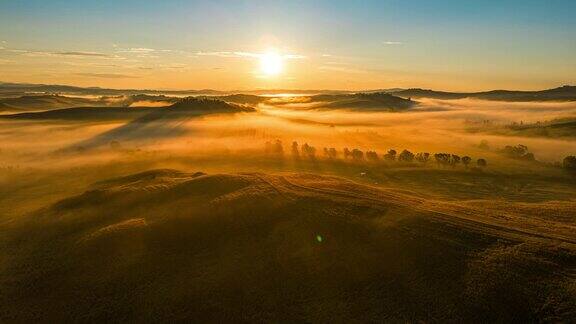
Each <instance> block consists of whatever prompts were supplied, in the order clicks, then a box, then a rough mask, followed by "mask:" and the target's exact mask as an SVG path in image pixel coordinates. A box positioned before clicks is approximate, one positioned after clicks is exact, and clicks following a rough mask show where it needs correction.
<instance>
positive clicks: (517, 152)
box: [500, 144, 535, 161]
mask: <svg viewBox="0 0 576 324" xmlns="http://www.w3.org/2000/svg"><path fill="white" fill-rule="evenodd" d="M500 152H501V153H502V154H504V155H506V156H508V157H509V158H512V159H517V160H527V161H534V160H535V157H534V154H533V153H530V152H528V147H527V146H526V145H522V144H518V145H516V146H510V145H506V146H505V147H504V148H503V149H502V150H500Z"/></svg>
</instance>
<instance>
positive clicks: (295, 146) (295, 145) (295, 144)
mask: <svg viewBox="0 0 576 324" xmlns="http://www.w3.org/2000/svg"><path fill="white" fill-rule="evenodd" d="M292 155H293V156H294V157H300V151H298V142H296V141H294V142H292Z"/></svg>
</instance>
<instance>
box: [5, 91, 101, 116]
mask: <svg viewBox="0 0 576 324" xmlns="http://www.w3.org/2000/svg"><path fill="white" fill-rule="evenodd" d="M95 106H96V107H97V106H107V103H106V102H105V101H102V100H98V99H88V98H78V97H66V96H59V95H26V96H20V97H15V98H0V113H2V112H26V111H37V110H52V109H61V108H71V107H95Z"/></svg>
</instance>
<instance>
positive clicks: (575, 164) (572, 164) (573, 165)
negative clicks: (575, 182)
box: [562, 155, 576, 172]
mask: <svg viewBox="0 0 576 324" xmlns="http://www.w3.org/2000/svg"><path fill="white" fill-rule="evenodd" d="M562 167H563V168H564V169H566V170H568V171H570V172H576V156H574V155H570V156H567V157H565V158H564V160H563V161H562Z"/></svg>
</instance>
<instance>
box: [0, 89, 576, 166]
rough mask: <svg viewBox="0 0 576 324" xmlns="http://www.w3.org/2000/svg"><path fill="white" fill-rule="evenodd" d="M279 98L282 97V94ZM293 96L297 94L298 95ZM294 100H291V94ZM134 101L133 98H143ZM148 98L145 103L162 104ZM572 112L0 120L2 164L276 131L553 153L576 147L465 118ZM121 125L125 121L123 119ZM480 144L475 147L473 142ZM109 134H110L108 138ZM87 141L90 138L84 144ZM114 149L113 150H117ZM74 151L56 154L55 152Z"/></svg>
mask: <svg viewBox="0 0 576 324" xmlns="http://www.w3.org/2000/svg"><path fill="white" fill-rule="evenodd" d="M283 100H286V99H285V98H283ZM298 100H301V99H300V98H298ZM298 100H295V101H298ZM142 104H143V103H142V102H138V105H142ZM161 104H162V103H159V102H153V103H151V105H150V106H156V105H161ZM575 116H576V103H574V102H567V103H509V102H494V101H479V100H468V99H464V100H425V99H423V100H420V101H419V105H418V106H417V107H416V108H414V109H410V110H407V111H402V112H388V111H386V112H375V111H370V112H362V111H359V110H344V109H314V106H306V104H305V103H298V104H297V106H293V105H285V104H282V105H274V104H271V103H270V102H268V103H266V104H260V105H258V107H257V111H256V112H253V113H237V114H220V115H218V114H216V115H206V116H199V117H191V118H182V119H177V120H168V121H166V120H158V121H149V122H146V123H145V124H144V122H142V121H127V122H125V121H115V122H102V121H93V122H91V121H82V122H74V121H58V120H46V121H44V120H43V121H34V122H29V121H6V120H4V121H1V130H0V140H1V143H2V145H1V149H2V151H1V153H0V154H2V160H3V162H4V164H6V165H8V164H18V165H42V164H43V162H41V160H40V159H49V158H50V157H56V158H57V159H58V161H59V163H58V164H59V165H65V162H64V161H65V160H66V159H70V160H74V161H79V160H81V161H89V160H91V159H96V160H98V161H101V160H105V159H106V158H107V157H108V156H114V151H115V150H114V149H111V145H112V146H114V148H116V149H117V148H119V147H121V148H122V149H124V150H142V151H163V152H169V153H170V154H175V155H178V154H183V155H194V154H209V153H210V152H217V151H219V152H221V151H226V152H241V154H239V155H240V158H241V157H242V155H246V154H249V153H246V152H250V150H252V151H256V152H258V151H260V150H262V148H263V146H264V143H265V142H266V141H273V140H276V139H279V140H281V141H282V142H283V143H284V146H285V149H286V150H288V149H289V146H290V144H291V143H292V142H293V141H297V142H298V143H300V144H303V143H308V144H310V145H313V146H315V147H317V148H318V149H320V150H321V149H322V148H323V147H335V148H337V149H338V150H341V149H342V148H344V147H348V148H359V149H361V150H376V151H377V152H378V153H385V152H386V151H387V150H389V149H396V150H402V149H408V150H411V151H413V152H421V151H425V152H449V153H454V154H469V155H472V156H486V155H490V154H493V152H494V151H496V150H498V149H499V148H501V147H503V146H506V145H518V144H523V145H526V146H528V148H529V149H530V151H531V152H533V153H534V154H535V155H536V158H537V159H538V160H541V161H546V162H553V161H560V160H561V159H562V158H563V157H564V156H567V155H570V154H574V153H575V152H576V142H575V141H571V140H567V139H556V138H538V137H521V136H511V135H506V136H504V135H495V134H490V133H489V132H475V133H471V132H469V131H467V125H468V124H469V123H482V122H484V121H488V122H490V123H491V124H497V125H498V124H500V125H505V124H509V123H513V122H516V123H518V122H538V121H549V120H553V119H558V118H571V117H575ZM127 125H128V126H127ZM481 141H485V142H487V144H488V147H489V148H490V150H491V151H492V152H490V151H487V150H486V145H485V147H483V148H479V147H478V144H479V143H480V142H481ZM111 142H114V143H113V144H111ZM86 143H91V144H90V146H89V147H88V146H86ZM116 151H117V150H116ZM62 152H66V153H70V152H72V153H74V154H58V153H62Z"/></svg>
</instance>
